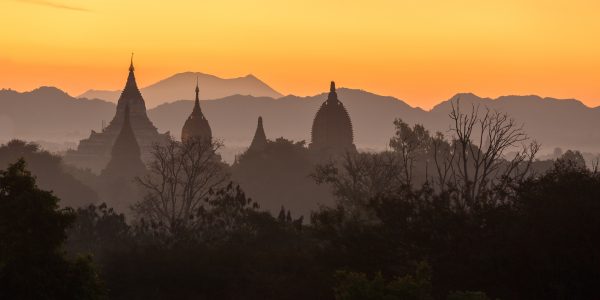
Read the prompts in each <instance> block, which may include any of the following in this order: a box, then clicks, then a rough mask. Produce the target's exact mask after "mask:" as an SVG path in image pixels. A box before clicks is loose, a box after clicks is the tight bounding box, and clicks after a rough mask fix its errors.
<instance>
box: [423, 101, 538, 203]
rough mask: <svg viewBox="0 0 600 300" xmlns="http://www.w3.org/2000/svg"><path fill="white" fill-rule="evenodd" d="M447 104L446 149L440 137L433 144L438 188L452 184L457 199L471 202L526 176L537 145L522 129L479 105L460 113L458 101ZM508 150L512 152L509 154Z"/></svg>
mask: <svg viewBox="0 0 600 300" xmlns="http://www.w3.org/2000/svg"><path fill="white" fill-rule="evenodd" d="M451 104H452V111H451V112H450V119H451V120H452V125H451V129H450V132H451V133H452V135H453V136H452V138H451V140H450V142H449V145H450V147H447V146H446V147H444V146H443V145H442V143H443V136H442V135H438V137H437V140H436V142H435V143H434V144H435V146H434V156H435V162H436V168H437V169H438V174H439V177H438V180H439V181H438V184H439V187H440V188H441V189H445V187H446V186H449V185H453V186H454V187H456V188H458V191H459V192H460V193H461V198H463V199H464V200H466V201H467V202H472V201H474V200H475V199H476V198H477V197H478V196H480V195H482V194H484V193H487V192H489V191H490V190H492V189H499V190H505V189H507V187H508V185H509V184H511V183H513V182H518V181H521V180H523V179H524V177H525V176H526V175H528V174H530V172H529V170H530V166H531V164H532V163H533V161H534V158H535V155H536V154H537V152H538V150H539V145H538V144H537V143H536V142H535V141H533V142H531V141H529V138H528V137H527V135H526V134H525V132H524V130H523V127H522V126H520V125H518V124H516V122H515V121H514V119H512V118H510V117H509V116H508V115H507V114H504V113H501V112H498V111H493V110H490V109H488V108H486V109H485V110H484V111H483V112H480V108H479V106H473V107H472V109H471V111H470V112H467V113H464V112H463V111H461V107H460V99H457V100H456V101H452V102H451ZM511 150H514V152H513V153H512V154H510V155H509V154H508V152H509V151H511ZM440 156H441V157H440ZM442 170H443V172H442ZM499 195H500V194H499ZM496 200H497V199H496Z"/></svg>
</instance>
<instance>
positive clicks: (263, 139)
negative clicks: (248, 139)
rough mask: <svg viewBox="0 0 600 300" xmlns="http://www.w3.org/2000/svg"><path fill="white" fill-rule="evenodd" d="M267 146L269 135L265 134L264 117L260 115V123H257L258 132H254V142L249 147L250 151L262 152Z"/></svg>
mask: <svg viewBox="0 0 600 300" xmlns="http://www.w3.org/2000/svg"><path fill="white" fill-rule="evenodd" d="M266 148H267V135H266V134H265V129H264V128H263V119H262V117H258V124H257V125H256V132H255V133H254V138H253V139H252V143H251V144H250V147H249V148H248V151H254V152H260V151H263V150H265V149H266Z"/></svg>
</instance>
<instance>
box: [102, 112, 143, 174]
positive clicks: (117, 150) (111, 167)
mask: <svg viewBox="0 0 600 300" xmlns="http://www.w3.org/2000/svg"><path fill="white" fill-rule="evenodd" d="M129 116H130V111H129V105H127V104H125V109H124V112H123V122H122V126H121V131H120V132H119V135H118V136H117V138H116V140H115V143H114V145H113V147H112V151H111V157H110V160H109V161H108V164H107V165H106V168H104V170H102V176H103V177H106V178H111V179H115V180H121V179H122V180H132V179H133V178H134V177H136V176H141V175H143V174H144V172H145V171H146V166H145V165H144V163H143V162H142V157H141V156H142V152H141V151H140V147H139V145H138V143H137V140H136V138H135V134H134V133H133V129H132V127H131V122H130V117H129Z"/></svg>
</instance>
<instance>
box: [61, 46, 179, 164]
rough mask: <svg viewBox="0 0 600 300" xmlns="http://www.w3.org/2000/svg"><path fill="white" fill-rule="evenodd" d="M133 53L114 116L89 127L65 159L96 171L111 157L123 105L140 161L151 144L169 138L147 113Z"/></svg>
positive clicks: (122, 116) (122, 115)
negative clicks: (98, 128) (103, 124)
mask: <svg viewBox="0 0 600 300" xmlns="http://www.w3.org/2000/svg"><path fill="white" fill-rule="evenodd" d="M134 71H135V68H134V67H133V57H132V60H131V63H130V65H129V75H128V76H127V82H126V83H125V88H124V89H123V91H122V92H121V96H120V97H119V101H118V103H117V111H116V113H115V116H114V118H113V119H112V121H111V122H110V123H109V125H108V126H107V127H106V128H103V129H102V131H101V132H96V131H95V130H92V132H91V134H90V137H89V138H87V139H83V140H81V141H80V142H79V146H78V147H77V150H70V151H68V152H67V153H66V155H65V161H66V162H68V163H71V164H73V165H76V166H78V167H83V168H90V169H91V170H93V171H96V172H99V171H100V170H103V169H104V168H105V166H106V164H107V163H108V161H109V160H110V157H111V151H112V149H113V144H114V143H115V140H116V138H117V136H118V135H119V133H120V131H121V128H122V127H123V122H124V121H125V116H126V114H125V108H126V107H128V108H129V110H130V114H129V115H128V116H129V118H130V123H131V124H130V125H131V128H132V130H133V133H134V136H135V138H136V140H137V144H138V145H139V148H140V151H141V157H142V160H143V161H148V160H150V159H151V156H152V154H151V150H152V145H154V144H156V143H159V144H161V143H165V142H167V141H169V139H170V138H171V137H170V134H169V132H167V133H163V134H161V133H159V132H158V130H157V128H156V127H155V126H154V125H153V124H152V122H151V121H150V119H148V115H147V114H146V102H145V101H144V98H143V97H142V94H141V93H140V90H139V89H138V86H137V83H136V81H135V72H134Z"/></svg>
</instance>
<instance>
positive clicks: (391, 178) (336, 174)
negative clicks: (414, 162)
mask: <svg viewBox="0 0 600 300" xmlns="http://www.w3.org/2000/svg"><path fill="white" fill-rule="evenodd" d="M401 164H402V162H401V161H400V160H399V159H398V157H397V156H396V155H395V154H393V153H390V152H383V153H346V154H345V155H344V156H343V157H342V158H341V159H339V160H337V161H331V162H329V163H326V164H322V165H318V166H317V167H316V169H315V172H314V173H313V174H312V177H313V179H314V180H315V181H316V182H317V183H318V184H329V185H330V186H331V188H332V190H333V194H334V195H335V196H336V197H337V199H338V204H341V205H343V206H344V207H345V208H346V209H348V210H349V211H350V212H359V211H361V210H364V208H365V207H366V206H367V204H368V201H369V200H370V199H373V198H375V197H378V196H381V195H385V194H390V193H394V192H396V190H398V189H399V188H400V187H401V186H402V185H404V184H405V181H404V180H403V178H402V166H401Z"/></svg>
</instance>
